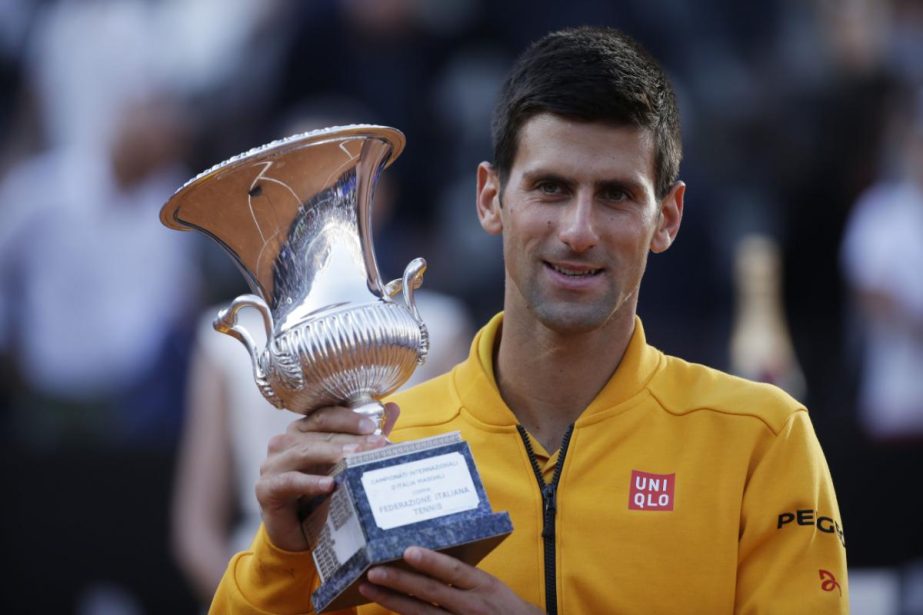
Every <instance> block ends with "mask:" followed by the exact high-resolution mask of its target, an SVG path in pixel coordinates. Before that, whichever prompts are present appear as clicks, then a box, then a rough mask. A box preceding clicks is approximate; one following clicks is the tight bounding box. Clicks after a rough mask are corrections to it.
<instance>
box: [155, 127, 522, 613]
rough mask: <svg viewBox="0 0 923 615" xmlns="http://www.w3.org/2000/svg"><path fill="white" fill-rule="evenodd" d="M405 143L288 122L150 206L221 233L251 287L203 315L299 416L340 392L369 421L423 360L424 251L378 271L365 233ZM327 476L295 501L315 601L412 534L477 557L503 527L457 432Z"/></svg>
mask: <svg viewBox="0 0 923 615" xmlns="http://www.w3.org/2000/svg"><path fill="white" fill-rule="evenodd" d="M403 148H404V135H403V134H402V133H401V132H400V131H398V130H396V129H394V128H387V127H384V126H372V125H353V126H343V127H334V128H326V129H322V130H316V131H312V132H308V133H304V134H299V135H294V136H291V137H288V138H286V139H281V140H278V141H274V142H272V143H269V144H267V145H264V146H261V147H257V148H254V149H252V150H250V151H247V152H244V153H243V154H240V155H238V156H234V157H233V158H231V159H229V160H227V161H225V162H222V163H220V164H218V165H216V166H214V167H212V168H211V169H208V170H207V171H205V172H203V173H201V174H199V175H198V176H196V177H195V178H193V179H192V180H190V181H189V182H187V183H186V184H185V185H183V186H182V187H181V188H180V189H179V190H177V191H176V193H175V194H174V195H173V196H172V197H171V198H170V200H169V201H167V203H166V204H165V205H164V207H163V209H162V210H161V212H160V220H161V222H163V224H164V225H166V226H167V227H169V228H173V229H177V230H188V229H195V230H197V231H200V232H202V233H204V234H206V235H208V236H209V237H211V238H212V239H214V240H215V241H217V242H218V243H219V244H220V245H221V246H222V247H223V248H224V249H225V250H227V252H228V253H230V255H231V256H232V257H233V258H234V261H235V262H236V263H237V265H238V267H239V268H240V270H241V271H242V273H243V274H244V277H245V278H246V280H247V282H248V284H249V286H250V288H251V290H252V291H253V293H252V294H246V295H241V296H240V297H237V298H236V299H234V300H233V301H232V302H231V303H230V305H229V306H228V307H227V308H225V309H223V310H221V311H220V312H219V314H218V316H217V318H216V319H215V321H214V326H215V329H216V330H218V331H219V332H221V333H225V334H227V335H230V336H232V337H235V338H237V339H238V340H239V341H240V342H241V343H242V344H243V345H244V347H245V348H246V349H247V352H249V353H250V357H251V360H252V364H253V375H254V379H255V380H256V385H257V386H258V387H259V389H260V391H261V392H262V394H263V395H264V396H265V397H266V399H267V400H269V401H270V402H271V403H272V404H273V405H275V406H276V407H278V408H287V409H289V410H292V411H295V412H299V413H302V414H305V415H308V414H310V413H311V412H312V411H314V410H316V409H317V408H321V407H324V406H332V405H345V406H348V407H350V408H351V409H352V410H353V411H355V412H358V413H361V414H363V415H366V416H369V417H372V418H373V419H374V420H376V421H377V422H378V424H379V430H380V428H381V421H382V417H383V413H384V407H383V406H382V404H381V401H380V400H381V398H383V397H384V396H386V395H388V394H390V393H392V392H394V391H395V390H396V389H397V388H398V387H400V386H401V385H402V384H403V383H404V382H406V381H407V379H408V378H409V377H410V375H411V374H412V373H413V370H414V369H415V367H416V366H417V365H418V364H422V363H423V361H424V360H425V358H426V353H427V350H428V348H429V337H428V334H427V330H426V326H425V324H424V323H423V320H422V318H421V316H420V313H419V311H418V309H417V307H416V303H415V300H414V291H415V290H416V289H418V288H419V287H420V285H421V283H422V281H423V274H424V272H425V270H426V262H425V261H424V260H423V259H421V258H417V259H414V260H413V261H411V262H410V263H409V264H408V265H407V267H406V268H405V270H404V273H403V276H402V277H401V278H398V279H395V280H392V281H390V282H388V283H387V284H385V283H383V282H382V279H381V276H380V274H379V271H378V265H377V263H376V260H375V253H374V250H373V246H372V229H371V208H372V203H373V197H374V190H375V186H376V183H377V181H378V178H379V177H380V175H381V173H382V171H383V170H384V169H385V168H386V167H388V166H389V165H390V164H391V163H392V162H393V161H394V160H395V159H396V158H397V156H398V155H400V153H401V151H402V150H403ZM398 295H401V296H402V297H401V298H402V299H403V301H396V300H395V297H397V296H398ZM247 307H250V308H254V309H256V310H257V311H258V312H259V313H260V315H261V316H262V320H263V325H264V328H265V333H266V343H265V346H264V347H263V348H258V347H257V345H256V343H255V342H254V339H253V337H252V336H251V335H250V333H249V332H248V331H247V330H246V329H245V328H244V327H243V326H242V325H240V324H238V322H237V314H238V312H239V311H240V310H241V309H243V308H247ZM331 475H332V476H333V478H334V480H335V483H336V488H335V490H334V491H333V493H332V494H331V495H329V496H325V497H322V498H316V499H315V500H314V501H311V502H307V503H305V506H304V509H305V512H304V515H303V523H302V527H303V529H304V532H305V536H306V538H307V539H308V542H309V544H310V545H311V550H312V555H313V558H314V562H315V564H316V566H317V570H318V576H319V577H320V581H321V584H320V587H319V588H318V589H317V590H316V591H315V592H314V593H313V594H312V596H311V600H312V603H313V606H314V608H315V610H316V611H317V612H323V611H328V610H333V609H341V608H346V607H349V606H353V605H356V604H361V603H363V602H365V600H364V598H362V596H361V595H360V594H359V593H358V590H357V587H358V583H359V581H360V579H361V578H362V576H363V575H364V573H365V571H366V570H367V569H368V568H369V567H370V566H372V565H375V564H380V563H385V562H393V563H394V564H395V565H402V564H401V557H402V554H403V551H404V549H405V548H406V547H407V546H410V545H419V546H423V547H427V548H430V549H435V550H439V551H443V552H446V553H449V554H451V555H453V556H455V557H458V558H460V559H462V560H464V561H466V562H468V563H471V564H475V563H477V562H478V561H480V559H481V558H483V557H484V556H485V555H486V554H487V553H489V552H490V551H491V550H492V549H493V548H494V547H495V546H496V545H498V544H499V543H500V541H502V540H503V539H504V538H505V537H506V536H507V535H508V534H509V533H510V532H511V531H512V525H511V523H510V518H509V515H508V514H507V513H495V512H493V511H492V509H491V507H490V503H489V502H488V500H487V496H486V493H485V491H484V487H483V484H482V483H481V481H480V477H479V476H478V473H477V468H476V467H475V465H474V460H473V458H472V456H471V452H470V449H469V448H468V445H467V444H466V443H465V442H464V441H463V440H462V439H461V437H460V436H459V434H458V432H452V433H447V434H443V435H439V436H435V437H431V438H425V439H421V440H412V441H409V442H404V443H401V444H391V445H388V446H386V447H384V448H382V449H377V450H373V451H366V452H362V453H357V454H354V455H349V456H347V457H346V458H344V459H343V460H342V461H341V462H340V463H339V464H337V466H336V467H335V468H333V470H332V471H331Z"/></svg>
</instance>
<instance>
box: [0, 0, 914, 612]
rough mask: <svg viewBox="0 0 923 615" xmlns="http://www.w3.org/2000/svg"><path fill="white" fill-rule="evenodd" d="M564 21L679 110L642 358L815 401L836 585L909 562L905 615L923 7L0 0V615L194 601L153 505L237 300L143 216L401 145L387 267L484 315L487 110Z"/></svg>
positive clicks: (385, 230) (910, 536)
mask: <svg viewBox="0 0 923 615" xmlns="http://www.w3.org/2000/svg"><path fill="white" fill-rule="evenodd" d="M582 24H595V25H611V26H615V27H618V28H621V29H623V30H625V31H627V32H629V33H630V34H632V35H633V36H635V37H636V38H637V39H639V41H641V42H642V44H644V45H645V46H646V47H648V49H650V50H651V51H652V53H653V54H654V55H655V56H656V57H657V58H658V59H659V60H660V61H661V63H662V64H663V65H664V66H665V68H666V69H667V71H668V73H669V74H670V77H671V78H672V79H673V82H674V84H675V86H676V88H677V93H678V96H679V99H680V107H681V111H682V114H683V117H682V123H683V138H684V144H685V158H684V162H683V166H682V170H681V177H682V178H683V179H684V180H685V181H686V183H687V184H688V192H687V199H686V201H687V204H686V215H685V219H684V224H683V229H682V233H680V236H679V239H678V242H677V244H676V246H675V248H674V249H673V250H671V251H670V252H669V253H668V254H667V255H664V256H660V257H655V258H652V259H651V260H650V263H649V268H650V273H649V274H648V276H647V278H646V281H645V286H644V288H643V290H642V294H641V299H640V306H639V312H640V315H641V317H642V318H643V319H644V321H645V329H646V331H647V332H648V337H649V339H650V341H651V342H652V343H653V344H655V345H657V346H659V347H660V348H662V349H663V350H664V351H666V352H669V353H672V354H677V355H679V356H682V357H684V358H686V359H689V360H692V361H701V362H706V363H709V364H711V365H714V366H716V367H719V368H722V369H725V370H729V371H735V372H737V373H741V374H744V375H747V376H750V377H754V378H758V379H764V380H768V381H773V382H776V383H777V384H780V385H781V386H783V387H785V388H787V389H789V391H790V392H792V393H793V394H794V395H796V396H797V397H798V398H799V399H801V400H802V401H804V403H806V404H807V406H808V408H809V409H810V411H811V414H812V417H813V420H814V423H815V426H816V429H817V431H818V434H819V437H820V440H821V443H822V444H823V446H824V448H825V451H826V453H827V458H828V461H829V463H830V465H831V470H832V472H833V476H834V480H835V484H836V487H837V493H838V495H839V498H840V507H841V511H842V517H843V522H844V526H845V530H846V536H847V546H848V554H849V559H850V565H851V567H856V568H862V567H869V568H877V567H888V569H890V570H895V571H897V572H896V574H897V577H896V578H897V579H898V581H897V583H898V590H897V592H898V594H899V596H900V600H901V601H903V602H902V603H903V605H904V606H903V607H902V608H903V609H904V611H903V612H907V613H910V612H923V595H921V594H923V572H921V570H923V528H921V526H920V524H919V523H918V522H917V521H915V519H916V517H917V516H918V515H917V514H916V513H914V512H913V510H914V509H913V508H912V507H911V505H910V501H911V500H910V499H911V497H912V491H913V487H914V485H916V484H917V483H919V476H920V474H921V472H923V0H812V1H808V2H805V1H804V0H766V1H764V2H759V3H747V2H738V1H735V0H702V1H699V2H684V1H682V0H621V1H618V2H611V1H604V0H570V1H569V2H555V1H554V0H501V1H495V2H487V1H486V0H312V1H311V2H298V1H296V0H259V1H257V0H0V83H2V90H0V92H2V94H0V450H2V452H0V456H2V460H3V463H2V466H0V467H2V472H3V476H4V477H5V478H7V480H6V481H5V483H4V484H6V485H8V490H9V491H8V492H7V497H6V505H5V506H4V514H3V518H2V524H0V535H2V537H3V539H2V542H0V544H2V546H3V555H2V557H3V561H2V562H0V563H3V564H6V568H5V569H6V570H14V571H15V572H14V576H13V578H14V579H16V581H17V582H16V583H15V584H14V585H15V589H14V590H13V591H7V592H4V594H6V595H4V596H3V597H2V598H0V601H7V602H8V603H7V604H4V605H3V606H2V608H0V610H3V611H4V612H36V613H38V612H78V613H87V614H91V613H156V612H195V611H196V609H197V603H198V602H199V601H200V600H201V599H202V596H204V595H207V593H208V584H209V582H210V581H208V580H204V581H203V580H202V578H201V577H200V578H190V576H192V577H194V576H195V575H190V574H189V566H190V564H189V562H188V561H186V562H185V563H183V566H184V567H183V568H182V572H181V571H180V567H179V566H178V565H177V564H176V563H175V559H176V558H175V557H174V556H175V554H173V553H171V552H170V548H169V544H170V541H169V538H168V537H169V536H170V533H171V523H172V524H174V525H175V524H176V523H177V520H176V519H175V518H174V519H173V520H171V518H170V516H169V510H170V505H169V502H170V500H171V497H173V490H174V486H175V485H174V483H175V481H174V476H175V474H176V473H177V470H176V465H177V461H176V460H177V451H178V449H179V448H180V446H179V443H180V442H181V440H182V438H183V429H184V428H183V425H184V424H187V425H188V423H189V417H190V416H191V415H192V412H193V410H194V409H193V408H191V407H190V406H191V405H192V404H191V403H190V402H189V401H188V400H189V399H190V398H191V397H190V395H188V391H189V390H190V389H191V388H192V387H193V385H194V384H195V382H192V383H191V382H190V376H189V374H190V366H191V364H192V363H194V361H192V360H191V357H193V356H198V354H197V352H198V351H197V350H196V346H195V344H196V339H197V330H198V329H199V328H200V325H199V323H200V321H201V319H202V315H203V313H206V312H208V313H210V312H209V310H211V307H210V306H213V305H215V304H220V303H222V302H226V301H227V300H229V299H231V298H232V297H233V296H234V295H235V294H238V293H240V292H246V291H247V289H246V288H245V286H244V280H243V277H242V276H241V275H240V274H239V272H238V271H237V270H236V269H235V268H234V266H233V263H232V262H231V259H229V258H228V257H227V256H226V255H225V254H223V253H222V252H221V251H220V249H219V248H218V247H217V246H216V245H213V244H212V243H211V242H209V241H208V240H206V239H205V238H203V237H197V236H194V234H181V233H176V232H173V231H168V230H167V229H165V228H164V227H162V226H161V224H160V223H159V221H158V212H159V209H160V207H161V206H162V204H163V203H164V202H165V201H166V200H167V199H168V198H169V197H170V195H171V194H172V193H173V192H174V191H175V190H176V189H177V188H178V187H179V186H180V185H182V183H183V182H184V181H185V180H186V179H188V178H189V177H192V176H193V175H195V174H197V173H198V172H199V171H201V170H203V169H205V168H208V167H210V166H211V165H213V164H214V163H216V162H219V161H221V160H224V159H226V158H228V157H230V156H232V155H234V154H237V153H238V152H241V151H244V150H246V149H249V148H250V147H253V146H255V145H259V144H262V143H266V142H268V141H271V140H273V139H276V138H280V137H283V136H286V135H287V134H290V133H291V132H292V131H294V130H295V128H294V127H304V126H310V127H316V126H319V125H324V124H329V123H336V124H342V123H377V124H384V125H389V126H394V127H396V128H399V129H400V130H402V131H403V132H404V133H405V134H406V136H407V148H406V150H405V152H404V154H403V155H402V156H401V157H400V158H399V159H398V161H397V162H396V163H395V164H394V165H393V167H391V168H390V169H389V170H388V171H387V173H386V176H387V177H388V182H389V183H388V187H387V191H388V197H387V200H388V201H389V202H390V203H392V205H391V207H390V208H389V209H390V211H389V215H388V216H383V217H381V218H380V219H379V220H378V225H379V228H377V229H376V234H375V249H376V253H377V256H378V261H379V266H380V268H381V270H382V274H383V277H384V278H385V279H391V278H394V277H398V276H399V275H400V273H401V272H402V271H403V267H404V265H405V264H406V263H407V262H408V261H409V260H410V259H411V258H413V257H416V256H421V255H422V256H425V257H426V259H427V260H428V261H429V265H430V266H429V270H428V272H427V275H426V279H425V282H424V287H425V288H427V289H430V290H434V291H438V292H439V293H441V294H442V295H441V296H443V297H451V298H453V301H454V302H455V303H453V304H452V305H453V306H455V307H453V308H452V309H453V310H455V311H456V312H458V311H459V309H460V310H461V312H463V315H461V316H458V319H459V321H464V322H465V323H474V324H480V323H481V322H483V321H484V320H485V319H486V318H488V317H489V316H490V315H492V314H493V313H494V312H495V311H496V310H498V309H499V307H500V305H501V299H502V297H501V293H502V280H503V273H502V272H503V264H502V260H501V259H502V256H501V251H500V246H499V245H498V243H497V241H496V238H493V237H489V236H487V235H485V234H484V233H483V232H482V231H481V229H480V227H479V226H478V224H477V222H476V218H475V215H474V207H473V205H474V203H473V196H474V175H473V171H474V169H475V166H476V164H477V163H478V162H479V161H481V160H487V159H490V157H491V146H490V136H489V125H490V112H491V109H492V105H493V102H494V96H495V93H496V92H497V90H498V89H499V86H500V81H501V79H502V78H503V76H504V75H505V72H506V70H507V68H508V66H509V63H510V62H511V60H512V58H513V57H514V56H515V55H516V54H517V53H518V52H519V51H520V50H521V49H522V48H523V47H524V46H526V45H527V44H528V43H529V42H530V41H532V40H534V39H535V38H537V37H539V36H541V35H542V34H544V33H546V32H548V31H550V30H553V29H558V28H561V27H566V26H572V25H582ZM459 306H460V307H459ZM754 306H761V307H754ZM453 313H455V312H453ZM425 317H426V314H425V313H424V318H425ZM215 335H217V334H215ZM234 351H236V352H238V353H240V354H241V355H242V354H243V352H244V351H243V349H242V348H231V349H230V350H229V352H234ZM200 371H201V370H200ZM192 373H196V372H192ZM260 411H263V409H262V408H261V409H260ZM266 412H269V411H268V410H266ZM261 446H262V445H261ZM180 482H181V481H180ZM174 512H175V511H174ZM175 514H176V513H175ZM241 514H242V512H241V510H239V509H238V508H235V505H234V504H233V503H232V504H229V505H228V507H227V510H224V511H223V512H222V514H221V515H219V517H220V518H221V519H222V520H223V521H222V522H224V523H229V521H228V519H232V518H234V517H235V516H240V515H241ZM173 532H174V541H175V538H176V536H175V528H174V529H173ZM179 559H180V561H182V556H180V557H179ZM184 573H185V576H184ZM206 576H207V575H206ZM49 588H54V591H49ZM196 592H198V593H196ZM913 609H919V610H913ZM895 612H897V611H895Z"/></svg>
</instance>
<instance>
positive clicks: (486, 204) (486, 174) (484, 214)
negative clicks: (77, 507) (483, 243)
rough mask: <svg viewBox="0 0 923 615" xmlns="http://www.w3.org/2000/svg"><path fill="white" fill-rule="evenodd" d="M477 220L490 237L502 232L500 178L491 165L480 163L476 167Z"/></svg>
mask: <svg viewBox="0 0 923 615" xmlns="http://www.w3.org/2000/svg"><path fill="white" fill-rule="evenodd" d="M477 208H478V220H479V221H480V222H481V227H482V228H483V229H484V230H485V231H487V232H488V233H490V234H491V235H499V234H500V233H501V232H503V219H502V217H501V216H500V176H499V175H498V173H497V171H496V169H494V167H493V165H491V164H490V163H487V162H482V163H481V164H479V165H478V192H477Z"/></svg>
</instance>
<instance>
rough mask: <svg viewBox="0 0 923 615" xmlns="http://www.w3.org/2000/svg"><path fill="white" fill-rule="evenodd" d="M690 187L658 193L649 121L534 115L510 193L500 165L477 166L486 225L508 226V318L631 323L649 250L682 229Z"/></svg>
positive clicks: (590, 325) (575, 325)
mask: <svg viewBox="0 0 923 615" xmlns="http://www.w3.org/2000/svg"><path fill="white" fill-rule="evenodd" d="M684 188H685V187H684V186H683V185H682V184H681V183H678V184H677V186H675V187H674V188H673V189H672V190H671V191H670V193H669V194H668V195H667V197H665V198H664V199H662V200H660V199H657V197H656V194H655V190H654V140H653V137H652V135H651V134H650V132H649V131H647V130H644V129H639V128H634V127H614V126H610V125H607V124H598V123H585V122H576V121H572V120H568V119H565V118H562V117H560V116H556V115H552V114H541V115H537V116H535V117H533V118H531V119H530V120H529V121H528V122H526V124H525V125H524V126H523V127H522V129H521V131H520V134H519V143H518V148H517V152H516V157H515V159H514V161H513V165H512V168H511V169H510V173H509V177H508V179H507V181H506V183H505V185H504V186H502V192H501V187H500V184H499V178H498V177H497V175H496V171H495V170H494V169H493V168H492V167H490V166H489V165H486V164H482V165H481V167H480V168H479V170H478V214H479V217H480V219H481V224H482V226H484V228H485V229H486V230H487V231H488V232H491V233H502V234H503V254H504V259H505V261H506V297H505V309H506V311H507V314H508V318H509V317H516V318H522V317H525V318H532V319H535V320H537V321H538V322H540V323H541V324H543V325H544V326H545V327H547V328H548V329H550V330H552V331H556V332H559V333H582V332H588V331H592V330H595V329H599V328H601V327H603V326H604V325H606V324H607V323H609V322H610V321H611V319H612V318H613V316H616V315H621V316H622V318H620V319H619V321H620V322H621V321H624V322H626V323H627V322H628V321H629V319H632V318H633V317H634V313H635V307H636V305H637V295H638V287H639V285H640V283H641V277H642V275H643V274H644V268H645V265H646V263H647V253H648V251H649V250H653V251H655V252H661V251H663V250H666V249H667V247H669V245H670V243H671V242H672V240H673V237H674V236H675V235H676V231H677V230H678V228H679V222H680V219H681V217H682V197H683V191H684Z"/></svg>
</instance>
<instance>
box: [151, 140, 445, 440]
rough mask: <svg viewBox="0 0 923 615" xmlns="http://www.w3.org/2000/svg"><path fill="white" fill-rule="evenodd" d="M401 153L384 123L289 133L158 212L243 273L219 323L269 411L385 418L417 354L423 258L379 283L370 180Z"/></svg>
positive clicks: (206, 177)
mask: <svg viewBox="0 0 923 615" xmlns="http://www.w3.org/2000/svg"><path fill="white" fill-rule="evenodd" d="M403 148H404V135H403V134H402V133H401V132H400V131H398V130H395V129H394V128H388V127H384V126H372V125H353V126H338V127H333V128H325V129H322V130H316V131H312V132H308V133H304V134H299V135H294V136H291V137H288V138H286V139H281V140H279V141H274V142H272V143H269V144H267V145H264V146H261V147H257V148H254V149H252V150H250V151H248V152H245V153H243V154H240V155H238V156H235V157H233V158H231V159H229V160H226V161H225V162H222V163H220V164H218V165H216V166H214V167H212V168H211V169H209V170H207V171H205V172H203V173H201V174H200V175H198V176H196V177H195V178H193V179H192V180H190V181H189V182H187V183H186V184H185V185H184V186H182V187H181V188H180V189H179V190H177V191H176V193H175V194H174V195H173V196H172V197H171V198H170V200H169V201H167V203H166V204H165V205H164V207H163V209H162V210H161V212H160V220H161V222H163V224H165V225H166V226H168V227H170V228H173V229H177V230H189V229H194V230H197V231H200V232H202V233H204V234H206V235H207V236H209V237H211V238H212V239H214V240H215V241H217V242H218V243H219V244H220V245H221V246H222V247H223V248H224V249H225V250H226V251H227V252H228V253H229V254H230V255H231V256H232V257H233V259H234V261H235V262H236V263H237V265H238V266H239V268H240V270H241V272H242V273H243V274H244V277H245V278H246V280H247V282H248V284H249V286H250V288H251V290H252V293H251V294H246V295H241V296H239V297H237V298H236V299H234V300H233V301H232V302H231V304H230V305H229V306H228V307H227V308H225V309H223V310H221V311H220V312H219V313H218V316H217V318H216V319H215V322H214V326H215V329H216V330H218V331H220V332H221V333H225V334H227V335H230V336H232V337H235V338H237V339H238V340H240V342H241V343H242V344H243V345H244V347H246V349H247V351H248V352H249V353H250V358H251V360H252V363H253V374H254V378H255V380H256V384H257V386H258V387H259V389H260V391H261V392H262V393H263V395H264V396H265V397H266V399H267V400H269V401H270V402H271V403H272V404H273V405H274V406H276V407H278V408H288V409H289V410H293V411H295V412H299V413H302V414H310V413H311V412H312V411H314V410H316V409H318V408H321V407H324V406H330V405H346V406H349V407H351V408H352V409H353V410H355V411H357V412H360V413H363V414H366V415H369V416H371V417H372V418H374V419H376V420H377V421H379V424H380V421H381V417H382V413H383V407H382V405H381V402H380V401H379V400H380V399H381V398H382V397H384V396H386V395H388V394H389V393H391V392H393V391H395V390H396V389H397V388H398V387H400V386H401V385H402V384H403V383H404V382H406V381H407V379H408V378H409V377H410V376H411V374H412V373H413V370H414V369H415V368H416V366H417V365H419V364H421V363H422V362H423V361H424V360H425V358H426V353H427V350H428V336H427V331H426V326H425V325H424V323H423V320H422V319H421V317H420V314H419V311H418V310H417V307H416V303H415V301H414V290H416V289H417V288H418V287H419V286H420V284H421V282H422V279H423V273H424V271H425V269H426V262H425V261H424V260H423V259H420V258H418V259H414V260H413V261H411V262H410V264H408V265H407V267H406V269H405V270H404V274H403V276H402V277H401V278H398V279H396V280H393V281H391V282H389V283H387V284H383V283H382V281H381V275H380V273H379V271H378V265H377V263H376V261H375V252H374V249H373V245H372V232H371V210H372V205H373V198H374V191H375V186H376V184H377V181H378V178H379V176H380V175H381V172H382V171H383V170H384V169H385V168H386V167H387V166H389V165H390V164H391V163H392V162H393V161H394V160H395V158H397V156H398V155H400V153H401V151H402V150H403ZM398 294H401V295H402V299H403V300H402V301H395V299H394V298H395V297H396V296H397V295H398ZM246 307H251V308H254V309H256V310H258V311H259V313H260V314H261V315H262V319H263V325H264V328H265V334H266V343H265V346H263V347H262V348H259V347H258V346H257V343H256V342H254V338H253V336H252V335H251V334H250V333H249V332H248V331H247V330H246V329H245V328H244V327H243V326H242V325H240V324H238V322H237V313H238V312H239V311H240V310H241V309H243V308H246Z"/></svg>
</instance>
